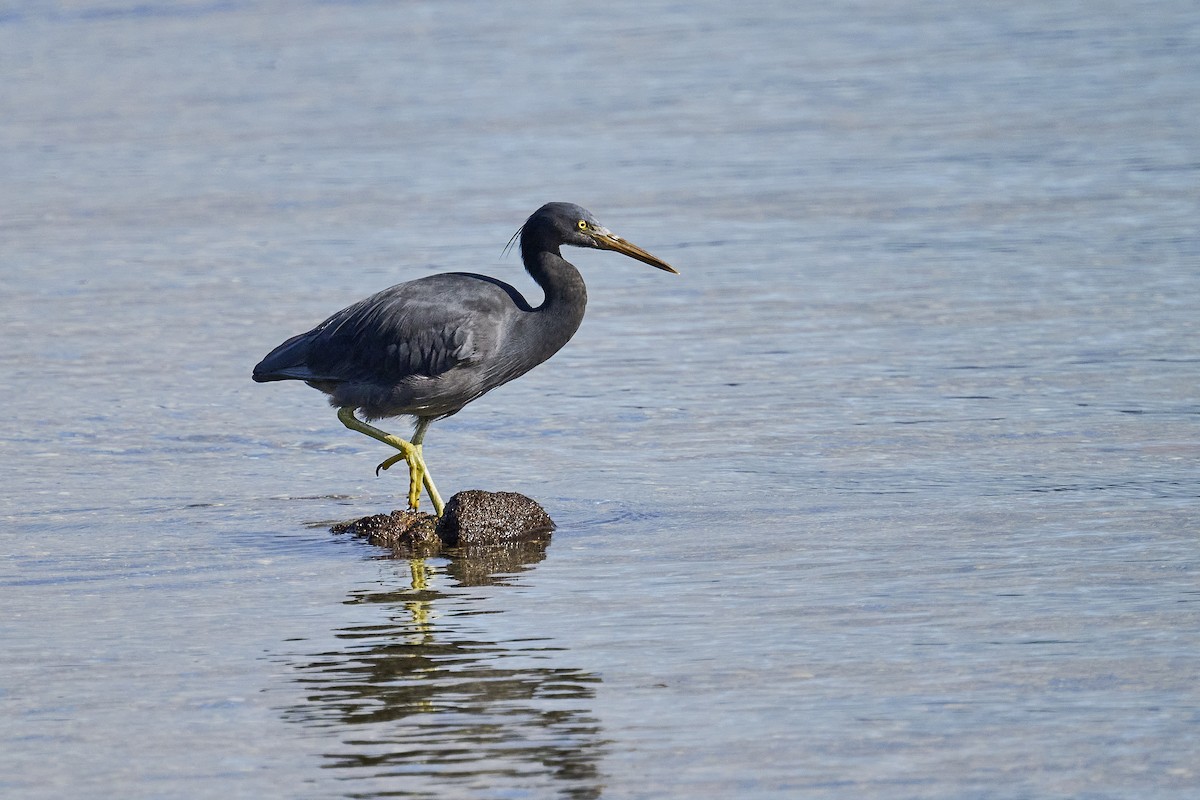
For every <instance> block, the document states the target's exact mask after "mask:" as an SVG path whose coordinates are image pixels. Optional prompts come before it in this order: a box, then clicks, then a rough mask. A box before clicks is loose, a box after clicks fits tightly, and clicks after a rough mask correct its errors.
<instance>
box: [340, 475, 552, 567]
mask: <svg viewBox="0 0 1200 800" xmlns="http://www.w3.org/2000/svg"><path fill="white" fill-rule="evenodd" d="M330 530H331V531H333V532H334V533H349V534H351V535H352V536H359V537H362V538H365V539H366V540H367V541H368V542H370V543H371V544H373V545H377V546H379V547H390V548H391V549H392V551H393V554H394V555H396V556H398V557H404V558H411V557H428V556H433V555H437V554H438V553H439V552H440V551H441V550H442V549H444V548H459V549H465V548H486V547H496V546H511V545H514V544H519V543H524V542H532V543H539V542H540V543H542V545H543V548H544V545H545V543H546V542H548V541H549V540H550V533H551V531H553V530H554V521H553V520H551V519H550V515H549V514H547V513H546V510H545V509H544V508H542V507H541V506H540V505H539V504H538V503H537V502H536V501H534V500H531V499H529V498H528V497H526V496H525V495H523V494H517V493H516V492H485V491H482V490H479V489H471V490H468V491H465V492H459V493H458V494H456V495H454V496H453V497H451V498H450V500H449V502H447V503H446V508H445V510H444V513H443V514H442V516H441V518H440V519H439V518H438V517H435V516H433V515H432V514H426V513H424V512H421V511H410V510H407V509H405V510H396V511H393V512H392V513H390V514H374V515H372V516H369V517H361V518H360V519H356V520H352V521H350V522H343V523H339V524H337V525H334V526H333V527H332V528H330Z"/></svg>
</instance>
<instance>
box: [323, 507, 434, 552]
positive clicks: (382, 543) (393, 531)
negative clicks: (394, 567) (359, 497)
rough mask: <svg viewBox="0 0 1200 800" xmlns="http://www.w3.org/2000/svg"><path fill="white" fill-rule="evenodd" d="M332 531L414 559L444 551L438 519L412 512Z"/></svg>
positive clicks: (366, 519)
mask: <svg viewBox="0 0 1200 800" xmlns="http://www.w3.org/2000/svg"><path fill="white" fill-rule="evenodd" d="M330 530H331V531H333V532H334V533H348V534H350V535H351V536H358V537H360V538H363V539H366V540H367V541H368V542H370V543H371V544H373V545H376V546H378V547H390V548H392V550H394V551H397V552H404V553H405V554H411V555H422V556H428V555H434V554H436V553H437V552H438V551H439V550H440V549H441V548H442V540H441V539H440V538H439V537H438V535H437V517H435V516H433V515H432V514H425V513H423V512H420V511H410V510H408V509H404V510H396V511H393V512H392V513H390V514H372V515H371V516H369V517H361V518H359V519H356V520H352V521H350V522H342V523H339V524H337V525H334V526H333V527H332V528H330Z"/></svg>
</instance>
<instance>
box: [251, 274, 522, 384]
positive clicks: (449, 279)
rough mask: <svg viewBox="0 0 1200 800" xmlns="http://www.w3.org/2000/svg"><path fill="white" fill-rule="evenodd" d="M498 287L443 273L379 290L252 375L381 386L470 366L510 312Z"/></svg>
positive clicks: (279, 349)
mask: <svg viewBox="0 0 1200 800" xmlns="http://www.w3.org/2000/svg"><path fill="white" fill-rule="evenodd" d="M498 284H499V282H497V281H492V280H479V279H477V278H476V276H470V275H462V274H445V275H434V276H431V277H429V278H422V279H419V280H415V281H409V282H408V283H402V284H399V285H397V286H393V287H391V288H390V289H385V290H383V291H382V292H379V293H378V294H375V295H372V296H371V297H368V298H366V299H365V300H362V301H360V302H358V303H355V304H354V305H352V306H350V307H349V308H346V309H344V310H342V311H339V312H338V313H337V314H334V315H333V316H332V317H330V318H329V319H327V320H325V322H323V323H321V324H320V325H318V326H317V327H316V328H314V329H313V330H311V331H309V332H308V333H303V334H300V335H299V336H295V337H292V338H291V339H289V340H288V341H286V342H284V343H283V344H281V345H280V346H279V347H277V348H275V350H274V351H272V352H271V353H270V354H269V355H268V356H267V357H266V358H265V359H263V361H262V363H260V364H259V366H258V367H256V368H255V376H256V377H259V376H261V377H259V380H284V379H288V378H292V379H299V380H308V381H339V382H340V381H362V382H367V383H376V384H380V383H383V384H388V383H395V382H397V381H400V380H403V379H405V378H409V377H414V376H425V377H433V376H436V375H441V374H442V373H444V372H447V371H449V370H451V369H453V368H455V367H456V366H459V365H462V364H465V363H470V362H471V361H472V359H474V358H475V357H476V356H477V355H478V354H479V352H480V350H481V348H486V347H487V346H488V344H489V342H491V341H492V340H493V339H494V337H495V335H496V331H497V330H498V326H500V325H501V324H502V321H503V318H504V316H505V315H506V314H508V313H509V312H510V310H515V309H516V306H515V305H514V304H513V300H512V299H511V297H510V296H509V294H508V293H507V292H506V291H505V288H510V287H503V285H502V284H500V285H498ZM513 291H515V290H513Z"/></svg>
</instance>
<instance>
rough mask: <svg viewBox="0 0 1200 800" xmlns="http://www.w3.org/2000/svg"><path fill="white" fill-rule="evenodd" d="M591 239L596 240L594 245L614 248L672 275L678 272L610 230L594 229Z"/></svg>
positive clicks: (608, 248) (605, 248)
mask: <svg viewBox="0 0 1200 800" xmlns="http://www.w3.org/2000/svg"><path fill="white" fill-rule="evenodd" d="M593 241H595V242H596V247H599V248H600V249H601V250H615V251H617V252H618V253H624V254H625V255H627V256H629V257H630V258H636V259H637V260H638V261H641V262H642V263H643V264H649V265H650V266H652V267H658V268H659V269H661V270H664V271H666V272H670V273H671V274H672V275H678V274H679V270H677V269H675V268H674V267H672V266H671V265H670V264H668V263H667V262H665V261H663V260H662V259H661V258H657V257H655V256H652V255H650V254H649V253H647V252H646V251H645V250H643V249H642V248H640V247H638V246H637V245H636V244H634V243H633V242H627V241H625V240H624V239H622V238H621V237H620V236H617V235H616V234H615V233H613V232H612V231H609V230H604V229H600V230H597V231H595V233H594V237H593Z"/></svg>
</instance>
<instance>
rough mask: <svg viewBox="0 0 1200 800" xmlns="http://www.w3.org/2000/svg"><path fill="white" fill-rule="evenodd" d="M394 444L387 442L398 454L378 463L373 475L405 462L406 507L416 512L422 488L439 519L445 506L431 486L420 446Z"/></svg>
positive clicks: (435, 488) (397, 440)
mask: <svg viewBox="0 0 1200 800" xmlns="http://www.w3.org/2000/svg"><path fill="white" fill-rule="evenodd" d="M393 438H395V437H393ZM395 442H396V443H393V442H390V441H389V442H388V444H391V445H392V446H393V447H396V448H397V449H398V450H400V452H399V453H397V454H396V455H394V456H392V457H391V458H389V459H387V460H385V461H382V462H380V464H379V466H377V467H376V468H375V474H376V475H378V474H379V473H380V472H383V471H384V470H386V469H389V468H391V467H393V466H395V465H396V464H399V463H400V462H401V461H403V462H405V463H406V464H408V507H409V508H411V509H412V510H413V511H416V510H417V504H418V503H419V502H420V500H421V487H422V486H424V487H425V491H426V492H427V493H428V494H429V499H430V501H431V502H432V503H433V513H434V514H435V515H436V516H439V517H440V516H441V515H442V509H444V508H445V504H444V503H443V502H442V496H441V495H440V494H438V490H437V487H436V486H434V485H433V478H432V477H430V475H429V467H427V466H426V465H425V454H424V452H423V449H422V447H421V445H419V444H412V443H411V442H405V441H404V440H403V439H399V438H396V439H395ZM399 443H403V444H404V445H405V446H406V447H401V446H400V444H399Z"/></svg>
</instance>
